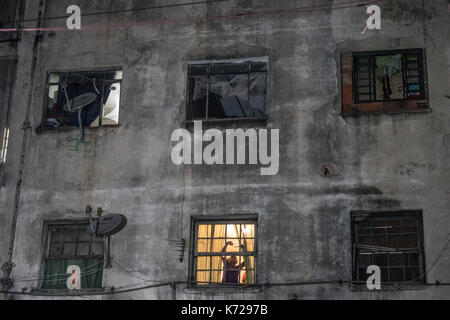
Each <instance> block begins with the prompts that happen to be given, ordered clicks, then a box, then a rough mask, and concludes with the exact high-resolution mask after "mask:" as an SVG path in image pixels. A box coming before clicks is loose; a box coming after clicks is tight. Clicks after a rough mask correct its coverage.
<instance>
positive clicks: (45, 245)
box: [37, 218, 106, 295]
mask: <svg viewBox="0 0 450 320" xmlns="http://www.w3.org/2000/svg"><path fill="white" fill-rule="evenodd" d="M89 225H90V221H89V219H86V218H77V219H58V220H44V227H43V232H42V241H41V243H42V255H41V264H40V271H39V275H40V277H39V281H38V283H37V288H38V289H37V290H38V291H44V292H64V293H67V295H70V294H71V293H72V292H73V291H74V292H75V293H76V294H79V293H80V292H103V291H104V289H105V287H104V283H103V279H104V274H105V273H104V271H105V268H104V265H103V271H102V286H101V287H100V288H81V289H80V290H69V289H67V288H64V289H45V288H43V286H44V283H45V281H44V277H45V267H46V263H47V260H48V259H49V257H48V255H49V250H50V243H51V240H50V237H49V231H50V229H51V228H64V227H67V228H77V227H78V228H79V227H81V226H86V227H88V226H89ZM99 242H100V241H99ZM102 243H103V255H88V256H82V258H83V257H86V258H100V257H101V258H102V259H103V261H104V260H105V253H106V248H105V245H104V242H103V240H102ZM64 257H67V258H73V256H64Z"/></svg>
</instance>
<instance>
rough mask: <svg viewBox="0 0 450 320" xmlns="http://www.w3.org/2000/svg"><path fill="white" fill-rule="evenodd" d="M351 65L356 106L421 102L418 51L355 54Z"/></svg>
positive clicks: (422, 67) (421, 66)
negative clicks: (369, 103)
mask: <svg viewBox="0 0 450 320" xmlns="http://www.w3.org/2000/svg"><path fill="white" fill-rule="evenodd" d="M353 65H354V66H353V83H354V85H353V94H354V100H355V102H356V103H363V102H386V101H401V100H424V99H425V85H424V82H425V81H424V65H423V55H422V50H420V49H414V50H399V51H385V52H376V53H355V54H354V56H353Z"/></svg>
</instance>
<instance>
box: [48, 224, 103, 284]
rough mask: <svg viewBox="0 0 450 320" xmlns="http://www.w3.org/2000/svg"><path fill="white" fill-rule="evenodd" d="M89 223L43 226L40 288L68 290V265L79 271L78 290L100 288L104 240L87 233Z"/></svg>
mask: <svg viewBox="0 0 450 320" xmlns="http://www.w3.org/2000/svg"><path fill="white" fill-rule="evenodd" d="M88 226H89V221H88V220H83V221H77V222H74V221H65V222H61V223H51V224H47V225H46V230H47V231H46V247H45V256H44V267H43V280H42V286H41V287H42V289H68V288H67V280H68V278H69V277H70V276H71V274H70V273H67V269H68V267H69V266H78V267H79V269H80V279H81V281H80V286H81V289H93V288H101V287H102V276H103V251H104V248H103V240H102V239H101V238H95V237H94V236H91V235H89V234H88V232H87V228H88Z"/></svg>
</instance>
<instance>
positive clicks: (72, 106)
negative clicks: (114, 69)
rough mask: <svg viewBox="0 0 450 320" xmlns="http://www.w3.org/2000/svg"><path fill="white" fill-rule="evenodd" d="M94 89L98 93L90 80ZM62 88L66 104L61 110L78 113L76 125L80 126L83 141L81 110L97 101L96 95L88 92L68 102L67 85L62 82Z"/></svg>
mask: <svg viewBox="0 0 450 320" xmlns="http://www.w3.org/2000/svg"><path fill="white" fill-rule="evenodd" d="M92 81H93V85H94V89H95V91H97V93H99V91H98V89H97V87H96V86H95V79H92ZM62 88H63V89H64V94H65V96H66V100H67V102H66V104H65V105H64V106H63V110H65V111H68V112H70V113H73V112H75V111H78V125H79V126H80V140H81V141H84V127H83V123H82V122H81V110H82V109H83V108H84V107H86V106H88V105H90V104H91V103H92V102H94V101H95V100H96V99H97V94H96V93H95V92H88V93H84V94H81V95H79V96H76V97H75V98H73V99H71V100H69V94H68V93H67V83H66V82H64V83H63V84H62Z"/></svg>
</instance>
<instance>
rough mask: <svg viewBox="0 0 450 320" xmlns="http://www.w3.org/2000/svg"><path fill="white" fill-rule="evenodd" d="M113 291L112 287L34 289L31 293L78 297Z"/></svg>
mask: <svg viewBox="0 0 450 320" xmlns="http://www.w3.org/2000/svg"><path fill="white" fill-rule="evenodd" d="M108 292H111V288H94V289H80V290H68V289H33V290H31V294H35V295H42V296H50V297H51V296H53V297H77V296H86V295H102V294H104V293H108Z"/></svg>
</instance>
